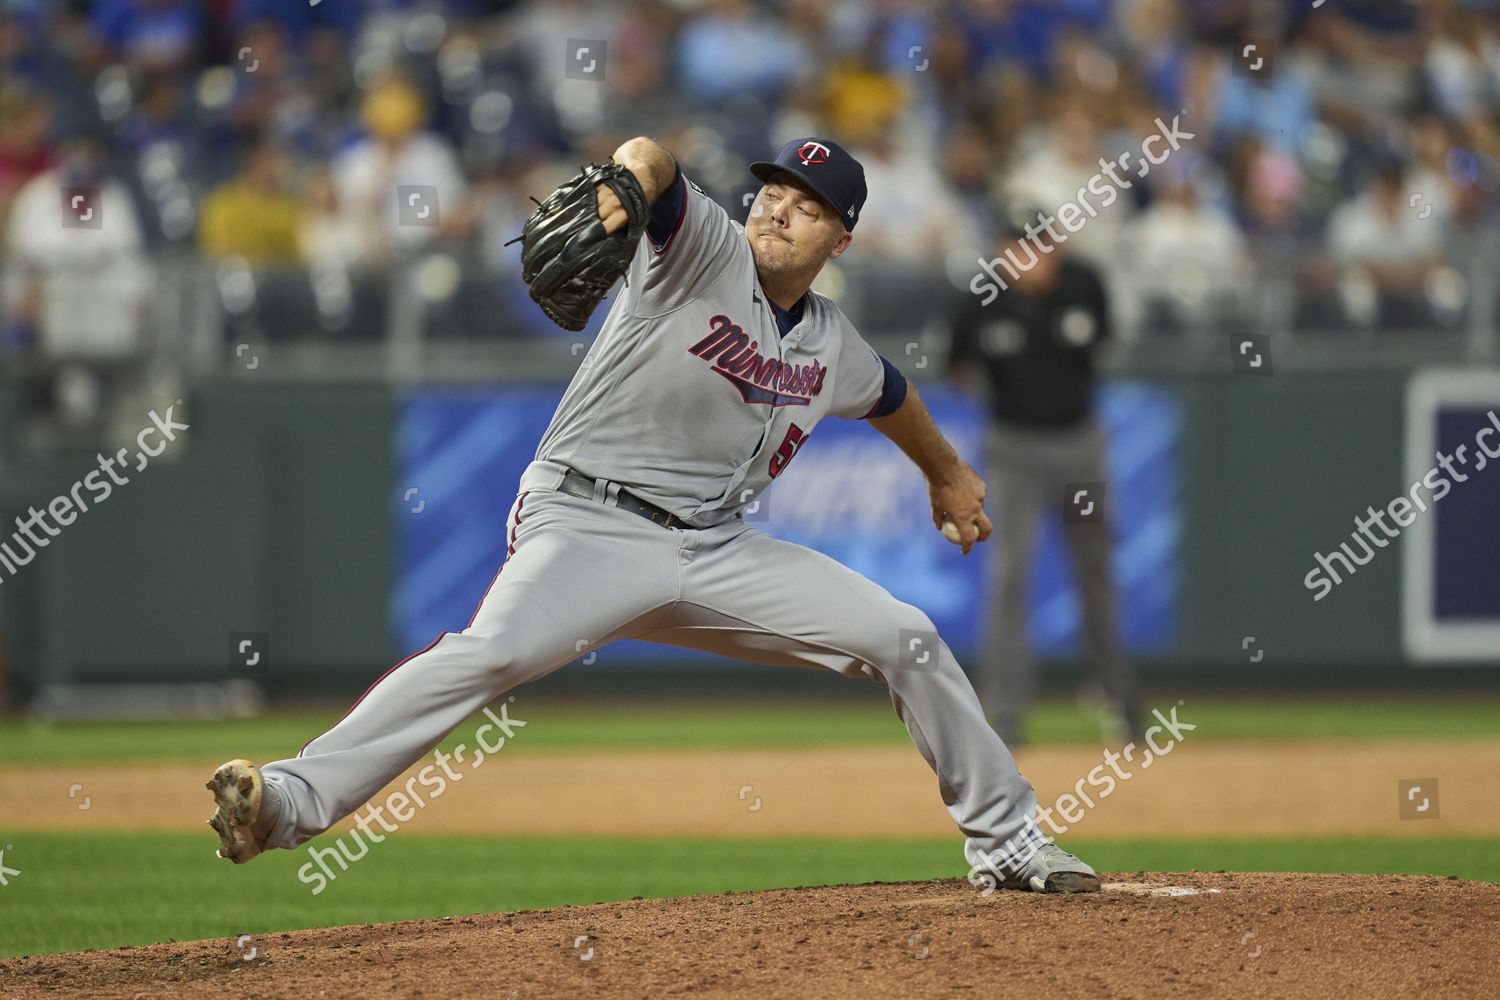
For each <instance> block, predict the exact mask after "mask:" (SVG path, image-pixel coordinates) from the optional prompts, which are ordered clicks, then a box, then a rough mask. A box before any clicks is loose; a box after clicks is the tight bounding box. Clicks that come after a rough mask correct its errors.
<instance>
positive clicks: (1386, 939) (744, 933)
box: [0, 872, 1500, 1000]
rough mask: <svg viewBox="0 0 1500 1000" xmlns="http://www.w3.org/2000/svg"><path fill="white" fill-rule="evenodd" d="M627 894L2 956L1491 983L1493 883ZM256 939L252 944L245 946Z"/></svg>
mask: <svg viewBox="0 0 1500 1000" xmlns="http://www.w3.org/2000/svg"><path fill="white" fill-rule="evenodd" d="M1104 878H1105V890H1104V892H1103V893H1101V894H1099V895H1094V896H1039V895H1034V894H1031V893H1020V892H1004V891H1002V892H994V893H992V894H990V895H988V896H983V895H981V894H980V892H979V890H977V889H976V888H975V887H974V886H971V885H969V884H968V883H967V882H965V881H963V880H961V879H950V880H942V881H934V882H909V883H902V884H896V885H883V884H873V885H859V886H829V887H824V888H810V889H777V890H771V891H767V892H751V893H733V894H725V895H721V896H695V897H689V898H684V899H660V900H633V901H631V902H626V903H607V904H599V905H596V906H581V907H564V908H562V909H554V910H538V911H534V912H530V913H504V914H494V915H489V916H475V917H451V918H447V919H443V920H420V921H411V922H407V923H399V924H380V925H374V924H363V925H360V926H355V927H335V928H324V929H320V930H308V931H296V932H292V933H284V934H266V935H256V936H253V937H250V938H248V939H242V940H237V939H218V940H213V941H199V942H190V943H186V944H165V945H154V946H152V947H149V948H131V949H117V950H114V951H105V952H97V951H96V952H84V953H80V954H73V955H50V956H43V957H38V958H25V959H15V960H11V961H8V962H0V979H3V980H4V981H5V983H6V994H7V995H8V996H17V997H52V996H63V995H76V996H91V997H137V996H149V997H153V998H158V997H201V996H233V997H239V996H245V997H347V996H402V997H434V998H437V997H498V998H500V1000H531V998H536V997H580V996H591V997H616V996H618V997H643V996H673V995H684V996H685V995H690V994H691V995H694V996H717V997H729V996H755V997H798V998H801V997H810V996H818V997H860V998H864V997H893V998H899V1000H913V998H915V997H940V996H973V997H986V998H988V997H996V996H1017V997H1019V996H1026V997H1038V996H1049V997H1063V996H1070V997H1104V996H1118V997H1126V996H1132V997H1133V996H1139V997H1148V996H1149V997H1159V996H1184V997H1186V996H1192V997H1203V996H1225V997H1229V996H1234V997H1246V996H1260V995H1268V996H1283V997H1304V996H1305V997H1319V998H1321V997H1329V996H1424V997H1432V996H1453V997H1459V996H1477V995H1480V994H1482V993H1484V992H1486V991H1487V990H1490V989H1492V988H1493V985H1494V980H1493V978H1492V977H1493V969H1492V963H1493V960H1494V955H1495V954H1496V952H1497V949H1500V885H1492V884H1489V883H1480V882H1465V881H1460V880H1457V879H1444V878H1437V877H1428V876H1422V877H1418V876H1377V875H1282V874H1277V875H1265V874H1218V875H1209V874H1203V873H1200V872H1193V873H1189V874H1155V873H1153V874H1146V873H1137V874H1135V875H1107V876H1105V877H1104ZM252 955H253V957H252Z"/></svg>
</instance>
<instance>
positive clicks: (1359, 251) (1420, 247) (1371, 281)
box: [1328, 160, 1448, 326]
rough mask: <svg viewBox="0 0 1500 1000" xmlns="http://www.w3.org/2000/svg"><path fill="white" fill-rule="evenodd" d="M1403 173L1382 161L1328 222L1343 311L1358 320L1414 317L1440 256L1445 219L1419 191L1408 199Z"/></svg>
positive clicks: (1390, 321) (1398, 322)
mask: <svg viewBox="0 0 1500 1000" xmlns="http://www.w3.org/2000/svg"><path fill="white" fill-rule="evenodd" d="M1404 177H1405V174H1404V171H1403V170H1402V167H1401V165H1400V164H1399V163H1397V162H1395V161H1393V160H1387V161H1385V162H1383V163H1382V164H1380V165H1379V166H1378V167H1377V168H1376V169H1375V170H1374V171H1373V172H1372V173H1371V176H1370V179H1369V181H1368V182H1367V183H1366V184H1365V187H1364V189H1363V190H1362V191H1361V192H1360V194H1359V195H1358V197H1356V198H1354V199H1352V200H1350V201H1347V202H1345V203H1344V204H1342V205H1340V206H1339V208H1338V210H1337V211H1335V212H1334V213H1333V218H1332V219H1330V220H1329V223H1328V242H1329V249H1330V250H1331V252H1332V254H1333V259H1334V262H1335V264H1336V265H1337V266H1338V268H1339V269H1340V272H1341V273H1340V291H1341V293H1342V295H1343V298H1344V304H1345V310H1346V312H1347V314H1348V315H1349V317H1350V318H1351V319H1353V320H1355V321H1356V322H1359V323H1361V324H1370V323H1375V322H1379V323H1380V324H1381V325H1386V326H1402V325H1406V324H1409V323H1412V322H1415V321H1417V318H1418V316H1419V315H1420V299H1421V296H1422V292H1423V282H1424V279H1425V278H1426V276H1427V274H1428V272H1429V270H1430V269H1431V268H1432V267H1433V266H1434V265H1435V264H1437V263H1439V262H1440V261H1441V259H1442V236H1443V231H1444V228H1445V227H1446V225H1447V223H1448V220H1447V218H1446V217H1443V216H1439V215H1438V213H1437V211H1436V210H1435V209H1434V208H1433V207H1432V206H1431V205H1426V204H1423V200H1422V195H1421V193H1420V192H1413V193H1412V195H1411V196H1410V199H1408V196H1407V194H1406V191H1407V188H1406V185H1405V183H1404Z"/></svg>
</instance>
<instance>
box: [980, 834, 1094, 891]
mask: <svg viewBox="0 0 1500 1000" xmlns="http://www.w3.org/2000/svg"><path fill="white" fill-rule="evenodd" d="M1000 887H1001V888H1002V889H1030V890H1031V891H1032V892H1098V891H1099V873H1098V872H1096V871H1094V869H1092V868H1090V867H1089V866H1088V865H1086V864H1084V863H1083V862H1082V861H1079V860H1078V859H1077V858H1075V857H1074V856H1073V855H1071V854H1069V853H1068V852H1067V851H1065V850H1063V849H1062V848H1061V847H1058V846H1057V845H1056V844H1043V845H1042V846H1041V847H1039V848H1037V852H1036V853H1035V854H1033V855H1032V856H1031V860H1030V861H1028V862H1026V864H1024V865H1022V866H1021V870H1020V871H1019V872H1017V873H1016V874H1015V877H1014V878H1013V879H1011V880H1008V881H1005V882H1002V883H1000Z"/></svg>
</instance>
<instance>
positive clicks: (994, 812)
mask: <svg viewBox="0 0 1500 1000" xmlns="http://www.w3.org/2000/svg"><path fill="white" fill-rule="evenodd" d="M563 471H564V470H563V469H562V467H561V466H558V465H555V464H552V463H546V462H535V463H533V464H532V465H531V466H530V467H529V468H528V469H527V471H526V473H525V475H524V476H523V477H522V480H521V492H520V495H519V496H518V497H517V499H516V502H515V504H514V506H513V507H512V508H511V513H510V517H509V519H508V523H507V539H508V541H509V548H508V555H507V558H506V561H505V562H504V564H503V565H502V566H501V569H500V572H499V573H498V574H497V575H496V577H495V579H494V581H493V583H492V584H491V585H490V588H489V590H488V592H487V593H486V594H485V595H484V599H483V600H482V601H481V602H480V605H479V608H478V609H477V610H476V611H475V613H474V617H473V619H472V620H471V621H470V623H469V625H468V627H467V628H465V629H464V630H463V631H462V632H450V633H444V634H443V635H442V636H440V637H439V638H438V639H437V641H436V642H434V643H433V644H432V645H431V646H429V647H428V648H427V649H425V650H423V651H422V652H421V653H418V654H416V655H415V656H413V657H411V658H409V659H407V660H405V661H403V662H402V663H400V664H398V665H397V666H396V667H393V668H392V669H391V670H390V671H388V672H387V673H386V674H385V675H384V676H383V677H382V678H380V679H379V680H378V681H376V683H375V684H374V686H372V687H371V688H370V689H369V690H368V691H367V692H365V694H364V696H363V697H362V698H360V700H359V701H358V702H356V703H355V705H354V707H353V708H351V709H350V710H349V712H348V713H347V714H346V715H345V716H344V717H343V718H342V719H340V720H339V721H338V723H336V724H335V725H334V727H333V728H332V729H330V730H329V731H328V732H326V733H324V734H323V735H321V736H318V737H317V738H315V739H313V740H312V741H311V742H309V743H308V744H307V745H306V746H305V747H303V749H302V752H301V753H300V754H299V755H298V756H297V757H295V758H293V759H290V760H281V761H276V762H275V763H271V764H267V765H265V767H263V768H262V769H261V771H262V774H263V775H264V777H265V780H266V782H267V783H268V784H270V785H272V786H273V787H274V788H275V790H276V791H277V792H278V793H279V797H280V799H281V802H282V809H281V813H280V815H279V817H278V819H277V821H276V823H275V825H274V827H273V829H272V830H271V831H270V836H269V838H268V843H269V844H270V845H271V846H277V847H295V846H297V845H298V844H301V843H302V842H304V841H306V840H308V839H309V838H311V837H313V836H315V835H317V834H318V833H321V832H322V831H324V830H326V829H328V828H329V827H330V826H332V825H333V824H334V823H335V822H337V821H338V820H339V819H341V818H342V817H344V816H346V815H348V814H349V813H351V812H353V811H354V810H355V809H357V808H359V807H360V806H361V805H363V804H364V803H365V802H366V801H367V800H368V799H370V798H371V797H372V796H373V795H375V793H376V792H378V791H380V789H381V788H383V787H385V785H387V784H388V783H390V782H391V781H392V780H393V779H395V778H396V777H397V776H399V775H400V774H401V773H402V772H404V771H405V770H406V769H407V768H408V767H410V766H411V765H412V764H414V763H416V762H417V761H418V760H420V759H421V758H422V757H423V756H424V755H426V754H427V753H428V752H429V751H431V750H432V748H433V747H434V746H436V745H437V743H438V742H439V741H440V740H442V738H443V737H444V736H446V735H447V734H448V733H449V732H450V731H452V730H453V729H454V728H456V727H457V726H458V725H459V724H460V723H461V722H463V721H464V720H465V719H466V718H468V717H469V716H470V715H472V714H473V713H474V712H477V711H478V710H479V709H480V708H482V707H483V706H485V705H486V704H488V703H489V702H491V701H493V700H494V699H496V698H498V697H500V696H501V695H503V694H505V693H506V692H507V691H510V690H512V689H513V688H515V687H517V686H519V685H521V684H524V683H526V682H527V681H530V680H533V679H535V678H538V677H541V676H543V675H544V674H547V673H550V672H551V671H553V670H556V669H557V668H559V667H561V666H564V665H565V664H567V663H569V662H571V661H572V660H575V659H577V658H578V657H579V656H580V655H582V653H583V651H584V650H587V649H595V648H598V647H600V646H603V645H605V644H606V643H609V642H612V641H614V640H616V639H626V638H631V639H644V640H647V641H651V642H660V643H669V644H672V645H678V646H688V647H691V648H693V649H700V650H705V651H707V652H712V653H718V654H721V655H724V656H728V657H732V658H735V659H739V660H746V661H753V662H757V663H767V664H779V665H787V666H806V667H824V668H827V669H829V670H835V671H838V672H839V673H841V674H843V675H845V676H850V677H853V676H866V677H873V678H876V679H882V680H884V681H885V683H886V684H887V686H888V687H889V688H890V694H891V701H892V702H893V703H894V705H895V708H896V712H897V714H898V715H899V716H900V718H901V721H902V722H903V723H905V725H906V728H907V731H908V732H909V733H910V734H911V738H912V742H914V743H915V744H916V746H917V750H918V751H919V752H920V753H921V754H922V756H923V757H924V758H926V760H927V763H928V764H929V765H930V766H931V767H932V769H933V771H934V772H935V773H936V775H937V778H938V789H939V793H940V794H941V796H942V799H943V803H944V804H945V805H946V806H947V807H948V812H949V814H950V815H952V817H953V820H954V822H955V823H957V824H958V828H959V829H960V830H961V831H963V833H964V835H965V836H966V837H967V838H968V839H967V842H966V844H965V852H964V853H965V856H966V858H967V860H968V862H969V865H970V867H971V868H972V867H973V866H975V865H982V864H983V861H982V856H983V855H985V854H993V853H994V852H997V851H1001V850H1003V849H1004V845H1005V843H1006V841H1008V840H1011V839H1012V838H1013V837H1018V836H1020V837H1021V839H1023V840H1024V834H1023V830H1024V828H1025V827H1026V825H1027V820H1028V818H1031V817H1033V816H1034V815H1035V812H1036V796H1035V794H1034V792H1033V791H1032V788H1031V785H1030V784H1029V783H1028V782H1027V781H1026V779H1025V778H1023V777H1022V776H1021V774H1020V772H1019V771H1018V770H1017V769H1016V762H1015V759H1014V758H1013V757H1012V756H1011V754H1010V751H1009V750H1007V749H1006V747H1005V744H1004V743H1003V742H1002V741H1001V740H1000V738H999V737H998V736H997V735H996V734H995V732H994V730H993V729H991V728H990V726H989V724H988V723H987V722H986V721H985V717H984V713H983V711H982V710H981V709H980V705H979V700H978V698H977V697H976V696H975V694H974V690H973V688H972V687H971V686H970V684H969V681H968V679H967V678H966V677H965V676H964V673H963V670H962V669H961V668H960V667H959V665H958V662H957V661H956V660H955V659H954V657H953V654H952V653H951V652H950V651H949V650H948V646H947V645H946V644H945V643H943V642H942V641H941V640H940V639H939V638H938V636H937V633H936V632H935V631H934V629H933V625H932V622H931V620H930V619H929V618H928V617H927V616H926V615H925V614H924V613H922V612H921V611H920V610H918V609H917V608H915V607H912V606H911V605H909V604H903V603H902V602H900V601H898V600H896V599H895V598H894V597H892V596H891V595H890V594H889V593H888V592H887V591H885V590H884V589H882V588H881V587H879V586H877V585H876V584H874V583H872V582H870V581H869V580H867V579H865V578H864V577H862V576H860V575H859V574H858V573H855V572H854V571H853V570H851V569H848V568H847V567H845V566H843V565H841V564H840V563H838V562H836V561H834V560H833V559H830V558H829V557H827V556H825V555H823V554H821V553H819V552H815V551H813V550H812V549H809V548H805V547H803V546H801V545H795V544H792V543H790V542H786V541H782V540H779V539H776V538H772V537H770V536H768V535H765V534H763V533H761V532H759V531H757V530H756V529H755V528H753V527H752V526H749V525H747V524H745V523H744V522H743V521H741V520H738V519H736V520H734V521H731V522H729V523H727V524H723V525H718V526H715V527H711V528H705V529H701V530H700V529H692V528H679V529H666V528H662V527H659V526H658V525H656V524H653V523H652V522H650V521H648V520H646V519H645V518H643V517H641V516H639V515H638V514H634V513H631V512H629V511H626V510H621V509H619V508H618V507H615V506H613V505H612V504H611V503H609V502H608V501H609V500H610V499H611V497H612V495H613V489H609V488H606V487H604V486H601V487H600V492H601V494H603V497H604V500H605V502H594V501H590V500H581V499H578V498H575V497H572V496H568V495H566V494H562V493H558V492H556V487H557V485H558V484H559V483H560V482H561V479H562V474H563Z"/></svg>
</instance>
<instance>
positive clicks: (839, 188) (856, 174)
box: [750, 136, 869, 229]
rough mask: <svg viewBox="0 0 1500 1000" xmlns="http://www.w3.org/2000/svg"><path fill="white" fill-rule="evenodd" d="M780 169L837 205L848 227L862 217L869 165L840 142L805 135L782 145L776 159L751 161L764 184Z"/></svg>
mask: <svg viewBox="0 0 1500 1000" xmlns="http://www.w3.org/2000/svg"><path fill="white" fill-rule="evenodd" d="M777 171H786V172H787V173H789V174H792V175H794V176H796V177H799V178H801V179H802V181H803V182H805V183H806V184H807V186H808V187H810V188H812V189H813V190H814V191H816V192H817V193H818V195H819V196H820V197H821V198H822V199H823V200H824V201H826V202H827V203H828V204H830V205H832V206H833V210H834V211H835V212H837V213H838V214H839V216H840V217H841V218H843V220H844V228H845V229H853V228H854V220H856V219H858V218H859V210H860V207H861V206H862V205H864V203H865V197H866V195H867V194H868V193H869V192H868V190H867V189H866V187H865V168H864V167H862V166H860V164H859V161H858V160H856V159H855V158H854V157H852V156H850V155H849V153H848V151H847V150H845V149H844V148H843V147H842V146H840V145H839V144H838V143H836V142H834V141H832V140H831V139H819V138H818V137H817V136H804V137H803V138H801V139H793V140H792V141H791V142H789V143H787V144H786V145H785V146H782V147H781V150H780V151H779V152H778V153H777V154H776V159H774V160H759V161H757V162H755V163H752V164H750V172H751V173H752V174H754V175H755V176H756V178H757V179H759V180H760V181H762V182H763V183H764V182H769V181H770V179H771V178H772V177H773V176H775V174H776V173H777Z"/></svg>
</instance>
